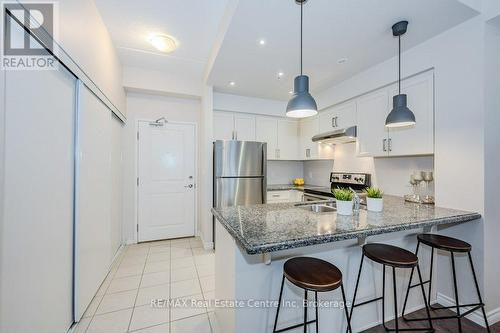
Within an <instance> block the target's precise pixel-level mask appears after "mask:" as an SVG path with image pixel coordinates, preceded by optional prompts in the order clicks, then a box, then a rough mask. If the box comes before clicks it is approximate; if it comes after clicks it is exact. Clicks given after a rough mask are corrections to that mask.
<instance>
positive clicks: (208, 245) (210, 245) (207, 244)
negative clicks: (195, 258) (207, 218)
mask: <svg viewBox="0 0 500 333" xmlns="http://www.w3.org/2000/svg"><path fill="white" fill-rule="evenodd" d="M198 236H199V237H200V239H201V242H202V244H203V248H204V249H205V250H212V249H213V248H214V242H207V241H206V240H205V239H204V238H203V234H202V233H201V232H200V233H199V235H198Z"/></svg>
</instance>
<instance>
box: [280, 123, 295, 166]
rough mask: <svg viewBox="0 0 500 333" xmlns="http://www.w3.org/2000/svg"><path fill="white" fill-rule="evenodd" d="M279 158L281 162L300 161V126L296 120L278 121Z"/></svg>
mask: <svg viewBox="0 0 500 333" xmlns="http://www.w3.org/2000/svg"><path fill="white" fill-rule="evenodd" d="M278 158H279V159H281V160H298V159H300V157H299V126H298V122H297V121H295V120H286V119H279V120H278Z"/></svg>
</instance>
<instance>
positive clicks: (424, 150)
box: [388, 72, 434, 156]
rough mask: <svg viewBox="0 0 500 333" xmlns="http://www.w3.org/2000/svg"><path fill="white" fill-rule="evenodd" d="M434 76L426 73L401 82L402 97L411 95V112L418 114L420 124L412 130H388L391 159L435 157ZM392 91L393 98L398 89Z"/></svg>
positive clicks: (393, 87) (407, 128) (395, 86)
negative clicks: (412, 156)
mask: <svg viewBox="0 0 500 333" xmlns="http://www.w3.org/2000/svg"><path fill="white" fill-rule="evenodd" d="M432 74H433V73H432V72H430V73H425V74H422V75H418V76H416V77H413V78H410V79H407V80H405V81H403V82H402V87H401V90H402V93H403V94H407V95H408V108H409V109H410V110H411V111H413V113H414V114H415V120H416V121H417V123H416V124H415V125H414V126H412V127H406V128H391V129H390V130H389V147H388V150H389V154H390V155H391V156H402V155H428V154H433V153H434V78H433V75H432ZM391 88H392V90H391V92H390V97H392V96H394V95H396V94H397V93H398V90H397V85H394V86H391ZM391 103H392V101H391ZM391 105H392V104H391Z"/></svg>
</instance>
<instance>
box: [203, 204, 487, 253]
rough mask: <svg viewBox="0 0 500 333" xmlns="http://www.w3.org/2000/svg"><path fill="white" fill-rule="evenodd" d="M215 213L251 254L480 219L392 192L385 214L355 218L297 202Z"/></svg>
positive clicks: (365, 212)
mask: <svg viewBox="0 0 500 333" xmlns="http://www.w3.org/2000/svg"><path fill="white" fill-rule="evenodd" d="M324 202H327V201H323V203H324ZM299 205H304V204H299ZM212 213H213V214H214V215H215V217H216V218H217V220H218V221H219V223H221V224H222V225H223V226H224V228H226V230H227V231H228V232H229V233H230V234H231V236H232V237H234V238H235V240H236V242H237V243H238V244H239V245H240V246H241V247H242V248H243V249H244V250H245V251H246V252H247V253H248V254H258V253H267V252H273V251H280V250H285V249H291V248H297V247H302V246H310V245H316V244H322V243H329V242H335V241H340V240H346V239H354V238H362V237H367V236H372V235H377V234H383V233H390V232H397V231H402V230H409V229H416V228H423V227H430V226H434V225H438V224H453V223H461V222H467V221H472V220H476V219H478V218H480V217H481V215H480V214H478V213H471V212H465V211H460V210H454V209H446V208H440V207H435V206H433V205H420V204H414V203H407V202H405V201H404V199H403V198H401V197H395V196H389V195H385V196H384V211H383V212H381V213H374V212H367V211H366V210H363V209H361V210H360V211H359V214H356V215H353V216H342V215H337V213H336V212H329V213H314V212H312V211H310V210H306V209H304V208H301V207H300V206H297V203H276V204H260V205H253V206H235V207H225V208H212Z"/></svg>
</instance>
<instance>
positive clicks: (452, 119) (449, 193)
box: [315, 17, 500, 310]
mask: <svg viewBox="0 0 500 333" xmlns="http://www.w3.org/2000/svg"><path fill="white" fill-rule="evenodd" d="M409 33H411V31H409ZM483 48H484V22H483V18H481V17H476V18H473V19H471V20H469V21H467V22H465V23H463V24H461V25H459V26H457V27H454V28H453V29H450V30H448V31H446V32H444V33H442V34H440V35H438V36H436V37H434V38H432V39H430V40H428V41H426V42H424V43H422V44H420V45H418V46H416V47H414V48H412V49H410V50H407V51H406V52H404V53H403V68H402V70H403V77H405V76H409V75H412V74H415V73H419V72H422V71H424V70H427V69H430V68H434V73H435V158H434V165H435V179H436V182H435V195H436V203H437V205H439V206H444V207H450V208H458V209H463V210H470V211H476V212H479V213H481V214H483V213H484V161H485V160H484V149H483V147H484V135H483V132H484V111H483V110H484V98H483V88H484V78H483ZM396 78H397V58H393V59H390V60H388V61H386V62H383V63H381V64H379V65H377V66H374V67H372V68H370V69H368V70H366V71H364V72H362V73H360V74H358V75H356V76H354V77H352V78H351V79H349V80H346V81H344V82H342V83H341V84H338V85H336V86H334V87H331V88H328V89H326V90H324V91H322V92H319V93H316V95H315V96H316V99H317V102H318V105H319V106H320V108H326V107H328V106H330V105H332V104H336V103H339V102H341V101H344V100H346V99H349V98H352V97H355V96H358V95H360V94H362V93H364V92H366V91H369V90H372V89H375V88H377V87H380V86H384V85H386V84H388V83H391V82H394V81H395V80H396ZM387 161H391V159H388V160H387ZM464 175H474V176H473V177H469V178H467V181H461V179H463V176H464ZM472 189H473V190H474V194H475V195H474V196H467V195H464V193H469V192H470V191H471V190H472ZM490 223H494V221H490V220H484V221H482V222H479V223H469V224H464V225H460V226H455V227H453V228H448V229H445V230H444V229H443V233H445V234H448V235H451V236H454V237H457V238H461V239H464V240H466V241H468V242H470V243H471V244H472V245H473V249H474V250H473V256H474V258H475V260H476V269H477V271H478V275H479V276H480V284H481V285H483V284H484V281H485V275H484V266H483V265H484V255H483V253H484V252H486V251H495V252H496V248H490V247H488V245H485V244H484V239H483V231H484V228H485V225H488V224H490ZM448 260H449V259H448V257H443V258H440V261H439V267H440V268H441V271H440V276H439V279H438V291H439V292H440V293H442V294H443V295H445V296H448V297H450V296H451V297H452V296H453V292H452V289H451V286H450V284H449V275H448V274H449V273H450V271H449V269H448V268H449V261H448ZM458 267H459V270H462V271H464V272H466V271H467V270H468V269H469V268H468V267H467V265H466V264H465V263H464V262H463V261H460V263H459V266H458ZM465 275H467V274H465ZM459 283H460V285H461V287H460V289H461V291H462V297H463V298H464V299H465V298H466V297H470V298H471V299H474V298H473V297H474V289H473V283H472V280H471V279H470V278H468V277H467V278H466V279H461V281H459ZM488 292H489V290H485V293H488ZM497 303H498V302H489V303H488V304H487V305H488V310H492V309H494V308H497V307H498V306H500V304H497Z"/></svg>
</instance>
